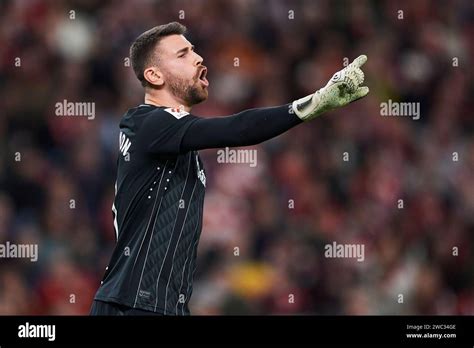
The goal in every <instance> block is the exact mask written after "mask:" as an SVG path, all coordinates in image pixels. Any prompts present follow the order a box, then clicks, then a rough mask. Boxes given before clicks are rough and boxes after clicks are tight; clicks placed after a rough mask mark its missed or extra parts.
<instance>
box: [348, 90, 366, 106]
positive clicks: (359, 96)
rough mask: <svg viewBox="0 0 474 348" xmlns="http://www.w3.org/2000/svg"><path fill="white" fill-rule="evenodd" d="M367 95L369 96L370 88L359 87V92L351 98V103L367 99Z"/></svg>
mask: <svg viewBox="0 0 474 348" xmlns="http://www.w3.org/2000/svg"><path fill="white" fill-rule="evenodd" d="M367 94H369V87H366V86H364V87H359V88H358V89H357V91H355V92H354V93H353V94H352V96H351V101H350V102H351V103H352V102H353V101H356V100H357V99H360V98H363V97H365V96H366V95H367Z"/></svg>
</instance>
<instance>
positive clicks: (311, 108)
mask: <svg viewBox="0 0 474 348" xmlns="http://www.w3.org/2000/svg"><path fill="white" fill-rule="evenodd" d="M366 61H367V56H365V55H361V56H359V57H357V58H356V59H355V60H354V61H353V62H352V63H351V64H349V65H348V66H346V67H345V68H344V69H342V70H341V71H338V72H337V73H335V74H334V75H333V77H332V78H331V79H330V80H329V82H328V83H327V85H326V86H324V87H323V88H321V89H319V90H317V91H316V92H315V93H314V94H311V95H308V96H306V97H304V98H301V99H298V100H295V101H294V102H293V105H292V107H293V110H294V111H295V113H296V115H297V116H298V117H299V118H300V119H302V120H303V121H309V120H312V119H313V118H315V117H317V116H319V115H321V114H322V113H323V112H326V111H328V110H332V109H336V108H339V107H341V106H345V105H347V104H349V103H352V102H353V101H355V100H357V99H360V98H362V97H365V96H366V95H367V94H368V93H369V88H368V87H361V86H360V85H361V84H362V83H363V82H364V73H363V72H362V70H361V69H360V67H361V66H362V65H364V63H365V62H366Z"/></svg>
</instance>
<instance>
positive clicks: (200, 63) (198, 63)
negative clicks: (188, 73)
mask: <svg viewBox="0 0 474 348" xmlns="http://www.w3.org/2000/svg"><path fill="white" fill-rule="evenodd" d="M194 54H195V55H196V66H199V65H202V62H203V61H204V59H203V58H202V57H201V56H200V55H199V54H197V53H196V52H195V53H194Z"/></svg>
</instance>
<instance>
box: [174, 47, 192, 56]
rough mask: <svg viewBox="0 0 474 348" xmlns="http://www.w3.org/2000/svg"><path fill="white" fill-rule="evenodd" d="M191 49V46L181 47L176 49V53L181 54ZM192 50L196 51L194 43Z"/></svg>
mask: <svg viewBox="0 0 474 348" xmlns="http://www.w3.org/2000/svg"><path fill="white" fill-rule="evenodd" d="M189 49H190V48H189V46H187V47H184V48H181V49H179V50H177V51H176V55H179V54H180V53H182V52H187V51H189ZM191 51H194V45H191Z"/></svg>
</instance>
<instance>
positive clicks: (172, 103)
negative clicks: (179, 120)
mask: <svg viewBox="0 0 474 348" xmlns="http://www.w3.org/2000/svg"><path fill="white" fill-rule="evenodd" d="M145 104H150V105H155V106H167V107H170V108H178V109H181V110H184V111H187V112H190V111H191V107H190V106H187V105H184V104H183V103H180V102H179V101H177V100H176V99H174V98H173V97H172V96H168V95H163V96H160V97H158V96H152V95H150V94H148V93H146V94H145Z"/></svg>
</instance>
